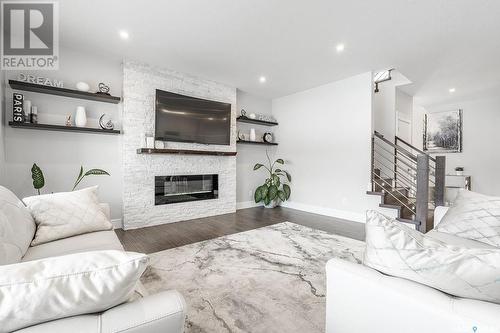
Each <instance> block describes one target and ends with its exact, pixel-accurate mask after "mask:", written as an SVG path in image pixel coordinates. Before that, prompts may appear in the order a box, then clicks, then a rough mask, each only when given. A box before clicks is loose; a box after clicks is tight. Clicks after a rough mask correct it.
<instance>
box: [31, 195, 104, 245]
mask: <svg viewBox="0 0 500 333" xmlns="http://www.w3.org/2000/svg"><path fill="white" fill-rule="evenodd" d="M23 201H24V202H25V203H26V205H27V206H28V209H29V210H30V212H31V214H32V215H33V217H34V218H35V222H36V224H37V230H36V234H35V238H34V239H33V241H32V242H31V245H33V246H35V245H40V244H43V243H47V242H51V241H54V240H57V239H61V238H66V237H71V236H76V235H80V234H85V233H88V232H94V231H101V230H111V229H113V225H112V224H111V222H110V221H109V219H108V218H107V217H106V215H105V214H104V213H103V211H102V209H101V207H100V206H99V202H98V200H97V186H94V187H89V188H86V189H83V190H79V191H74V192H60V193H53V194H45V195H38V196H33V197H28V198H24V199H23Z"/></svg>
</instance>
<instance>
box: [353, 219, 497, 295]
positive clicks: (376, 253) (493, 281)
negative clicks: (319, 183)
mask: <svg viewBox="0 0 500 333" xmlns="http://www.w3.org/2000/svg"><path fill="white" fill-rule="evenodd" d="M363 263H364V264H365V265H366V266H369V267H372V268H374V269H376V270H378V271H381V272H383V273H385V274H388V275H392V276H397V277H401V278H405V279H408V280H412V281H416V282H419V283H422V284H425V285H428V286H430V287H433V288H436V289H439V290H441V291H444V292H446V293H448V294H451V295H455V296H459V297H465V298H472V299H478V300H483V301H489V302H494V303H500V280H499V277H500V249H498V248H493V249H485V248H466V247H459V246H455V245H449V244H446V243H443V242H441V241H439V240H436V239H433V238H431V237H427V236H426V235H424V234H422V233H420V232H418V231H416V230H414V229H411V228H410V227H408V226H406V225H404V224H402V223H400V222H397V221H396V220H390V219H388V218H387V217H385V216H383V215H382V214H379V213H378V212H375V211H369V212H368V213H367V219H366V250H365V255H364V260H363Z"/></svg>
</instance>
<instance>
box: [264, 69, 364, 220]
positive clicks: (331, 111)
mask: <svg viewBox="0 0 500 333" xmlns="http://www.w3.org/2000/svg"><path fill="white" fill-rule="evenodd" d="M273 114H274V116H276V118H277V119H278V120H279V122H280V126H279V128H278V130H277V139H278V142H279V146H278V148H277V155H279V156H280V157H282V158H284V159H285V161H286V163H287V165H286V168H287V169H288V170H289V171H290V173H291V174H292V177H293V182H292V196H291V198H290V201H289V202H287V204H286V205H287V206H289V207H292V208H298V209H303V210H309V211H314V212H319V213H323V214H327V215H333V216H337V217H341V218H347V219H352V220H356V221H360V222H362V221H364V219H365V218H364V212H365V210H366V209H367V208H373V201H372V200H371V199H370V198H368V195H366V191H367V190H368V188H369V184H370V149H371V148H370V142H371V133H372V74H371V73H364V74H360V75H357V76H354V77H351V78H348V79H345V80H341V81H337V82H333V83H330V84H326V85H323V86H320V87H317V88H313V89H310V90H306V91H303V92H299V93H296V94H293V95H289V96H286V97H282V98H278V99H275V100H273Z"/></svg>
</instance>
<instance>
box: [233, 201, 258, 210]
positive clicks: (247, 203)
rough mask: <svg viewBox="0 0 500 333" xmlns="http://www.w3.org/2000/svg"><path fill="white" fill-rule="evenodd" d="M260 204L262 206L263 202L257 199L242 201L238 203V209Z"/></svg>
mask: <svg viewBox="0 0 500 333" xmlns="http://www.w3.org/2000/svg"><path fill="white" fill-rule="evenodd" d="M259 206H262V203H255V201H242V202H237V203H236V209H237V210H239V209H246V208H252V207H259Z"/></svg>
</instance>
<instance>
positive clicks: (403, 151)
mask: <svg viewBox="0 0 500 333" xmlns="http://www.w3.org/2000/svg"><path fill="white" fill-rule="evenodd" d="M373 135H374V136H375V137H377V138H379V139H380V140H382V141H384V143H386V144H388V145H389V146H391V147H392V148H394V149H396V150H398V151H400V152H401V153H402V154H403V155H406V156H407V157H409V158H410V159H412V160H413V161H415V162H416V161H417V156H415V155H413V154H412V153H410V152H409V151H407V150H406V149H404V148H403V147H400V146H396V145H395V144H394V143H392V142H391V141H389V140H387V139H386V138H384V136H383V135H382V134H380V133H379V132H377V131H375V133H374V134H373Z"/></svg>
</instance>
